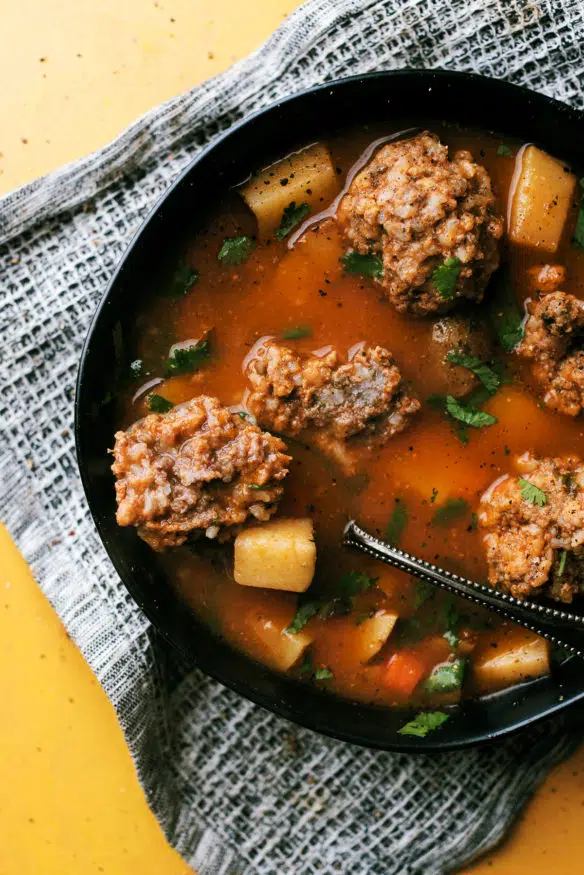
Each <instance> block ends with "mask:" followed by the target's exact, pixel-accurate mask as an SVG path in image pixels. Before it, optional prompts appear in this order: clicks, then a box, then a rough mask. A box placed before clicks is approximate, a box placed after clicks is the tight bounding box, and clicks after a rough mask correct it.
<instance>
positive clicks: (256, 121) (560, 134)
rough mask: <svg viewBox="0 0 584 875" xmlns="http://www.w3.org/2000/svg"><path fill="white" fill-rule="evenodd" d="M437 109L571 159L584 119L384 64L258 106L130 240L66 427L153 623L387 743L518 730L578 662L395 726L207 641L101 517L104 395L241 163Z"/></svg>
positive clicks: (552, 106)
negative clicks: (419, 730)
mask: <svg viewBox="0 0 584 875" xmlns="http://www.w3.org/2000/svg"><path fill="white" fill-rule="evenodd" d="M437 117H442V118H443V119H444V120H445V121H448V122H454V123H460V124H462V125H464V126H469V127H476V128H480V129H483V130H486V131H490V130H492V131H495V132H497V133H500V134H502V135H506V136H509V137H515V138H519V139H523V140H525V141H531V142H535V143H537V144H538V145H541V146H542V147H543V148H544V149H547V150H548V151H550V152H552V153H553V154H554V155H556V156H558V157H560V158H562V159H564V160H566V161H567V162H574V163H576V162H577V160H578V159H580V157H581V142H582V134H583V133H584V119H583V117H582V116H581V114H579V113H577V112H576V111H574V110H571V109H570V108H568V107H566V106H564V105H562V104H559V103H557V102H555V101H552V100H549V99H547V98H544V97H542V96H539V95H534V94H532V93H530V92H528V91H526V90H523V89H519V88H516V87H514V86H510V85H507V84H505V83H501V82H496V81H492V80H487V79H482V78H479V77H474V76H470V75H467V74H454V73H445V72H436V71H434V72H423V71H410V72H397V73H386V74H376V75H372V76H369V77H364V78H356V79H347V80H343V81H341V82H337V83H331V84H329V85H326V86H323V87H321V88H318V89H315V90H313V91H310V92H307V93H304V94H301V95H298V96H296V97H294V98H291V99H290V100H288V101H286V102H284V103H282V104H279V105H277V106H274V107H272V108H271V109H269V110H266V111H265V112H263V113H261V114H260V115H258V116H255V117H253V118H251V119H250V120H248V121H247V122H246V123H244V124H242V125H240V126H238V127H236V128H235V129H233V130H232V131H231V132H230V133H229V134H228V135H226V136H224V137H223V138H222V139H220V140H219V141H218V142H217V143H216V144H215V145H214V146H213V147H212V148H211V149H208V150H207V151H206V152H205V153H204V154H203V155H202V156H200V157H199V158H198V159H197V160H196V161H195V162H194V163H193V164H192V165H191V167H190V168H189V169H188V170H187V171H186V173H184V174H183V175H182V176H181V178H180V179H179V180H178V182H177V183H175V185H174V186H173V187H172V189H171V190H170V191H169V192H168V193H167V194H166V196H165V197H164V198H163V200H162V201H161V202H160V203H159V204H158V206H157V207H156V209H155V211H154V212H153V213H152V214H151V216H150V217H149V219H148V221H147V222H146V223H145V225H144V227H143V228H142V230H141V232H140V233H139V235H138V236H137V238H136V239H135V240H134V242H133V243H132V245H131V247H130V248H129V250H128V252H127V253H126V256H125V258H124V260H123V262H122V264H121V265H120V268H119V270H118V272H117V273H116V275H115V277H114V279H113V281H112V283H111V285H110V288H109V290H108V292H107V294H106V296H105V298H104V301H103V303H102V305H101V307H100V309H99V311H98V313H97V315H96V317H95V320H94V322H93V325H92V328H91V332H90V334H89V337H88V340H87V344H86V347H85V350H84V354H83V359H82V363H81V370H80V375H79V383H78V392H77V409H76V417H77V421H76V438H77V450H78V458H79V466H80V470H81V475H82V478H83V482H84V486H85V490H86V493H87V498H88V501H89V504H90V507H91V510H92V513H93V515H94V518H95V521H96V524H97V527H98V530H99V532H100V535H101V537H102V540H103V542H104V544H105V547H106V549H107V551H108V553H109V555H110V557H111V559H112V560H113V562H114V564H115V566H116V568H117V570H118V572H119V574H120V576H121V578H122V580H123V581H124V583H125V584H126V586H127V587H128V589H129V590H130V592H131V593H132V595H133V596H134V598H135V599H136V601H137V602H138V603H139V604H140V605H141V607H142V608H143V609H144V611H145V612H146V614H147V615H148V617H149V618H150V620H151V621H152V622H153V623H154V625H155V626H156V627H157V628H158V629H159V630H160V631H161V632H162V633H163V634H165V635H166V636H167V637H168V639H169V640H170V641H172V642H173V643H174V644H176V645H178V646H179V647H180V648H181V649H182V650H183V652H185V653H186V654H188V655H189V656H190V657H192V659H193V660H194V661H195V662H196V663H197V664H198V665H199V666H200V667H201V668H202V669H203V670H204V671H206V672H208V673H209V674H211V675H212V676H214V677H216V678H218V679H219V680H220V681H222V682H223V683H225V684H227V685H228V686H230V687H232V688H233V689H235V690H237V691H238V692H240V693H242V694H243V695H245V696H247V697H248V698H250V699H253V700H254V701H256V702H258V703H260V704H262V705H264V706H266V707H268V708H270V709H271V710H274V711H276V712H277V713H279V714H281V715H283V716H285V717H288V718H290V719H292V720H295V721H296V722H298V723H301V724H304V725H306V726H309V727H311V728H313V729H316V730H319V731H321V732H324V733H327V734H330V735H334V736H338V737H341V738H344V739H347V740H350V741H354V742H357V743H360V744H366V745H371V746H378V747H383V748H389V749H396V750H414V749H417V750H420V749H424V750H437V749H445V748H448V747H456V746H461V745H465V744H471V743H477V742H480V741H485V740H488V739H490V738H493V737H495V736H497V735H500V734H503V733H506V732H509V731H511V730H513V729H516V728H519V727H520V726H522V725H525V724H526V723H528V722H530V721H533V720H535V719H536V718H539V717H542V716H544V715H547V714H550V713H551V712H553V711H554V710H556V709H558V708H562V707H565V706H566V705H567V704H569V703H570V702H572V701H574V700H576V699H578V698H580V697H582V695H583V694H584V682H583V681H582V680H581V677H580V671H579V668H580V666H579V662H578V660H575V659H572V660H569V661H568V662H566V663H564V664H563V665H562V666H560V667H558V669H557V674H556V676H554V677H552V678H546V679H541V680H539V681H536V682H533V683H531V684H527V685H523V686H522V687H519V688H515V689H510V690H508V691H505V692H504V693H501V694H497V695H495V696H491V697H489V698H484V699H479V700H476V701H472V702H467V703H465V704H464V706H462V707H461V708H460V709H459V711H457V713H456V715H455V716H453V718H452V719H451V720H450V721H449V722H448V723H447V724H445V726H444V727H443V728H442V729H441V731H440V733H437V734H435V735H430V736H429V737H428V738H426V739H416V738H406V737H402V736H400V735H397V734H396V729H397V728H398V727H399V726H400V725H403V722H404V715H403V714H400V713H396V712H393V711H390V710H381V709H378V708H374V707H365V706H359V705H355V704H352V703H349V702H346V701H342V700H340V699H333V698H331V697H330V696H327V695H326V694H325V693H321V692H319V691H316V690H315V691H313V690H310V689H307V688H306V687H300V686H298V684H297V683H296V682H294V681H293V680H289V679H287V678H286V677H283V676H280V675H277V674H274V673H273V672H271V671H269V670H267V669H265V668H263V667H262V666H260V665H258V664H257V663H254V662H252V661H251V660H249V659H248V658H247V657H245V656H244V655H242V654H241V653H239V652H236V651H234V650H233V649H232V648H231V647H229V646H228V645H227V644H224V643H222V642H221V641H220V640H218V639H217V638H215V637H214V636H213V635H212V634H211V633H210V632H209V630H208V629H207V628H206V627H204V626H203V625H202V624H201V623H199V622H198V621H197V619H196V618H195V617H194V616H193V614H192V613H191V612H190V610H188V609H187V608H186V607H185V606H183V604H182V603H181V602H180V600H179V599H178V598H177V596H176V594H175V592H174V591H173V589H172V588H171V586H170V584H169V583H168V581H166V580H165V579H164V578H162V577H161V576H160V574H159V572H157V569H156V567H155V565H154V564H153V563H152V562H151V561H149V558H150V557H149V547H147V546H146V545H145V544H144V543H143V542H142V541H141V540H140V539H139V538H137V537H136V534H135V532H134V530H133V529H120V528H118V527H117V525H116V522H115V516H114V514H115V501H114V490H113V476H112V474H111V471H110V464H111V457H109V456H108V454H107V448H108V447H111V445H112V435H113V432H114V430H115V423H114V418H113V413H114V411H113V406H112V405H111V404H108V403H107V402H106V401H105V399H107V397H108V392H109V390H110V389H111V383H112V374H115V370H116V367H117V364H118V363H119V362H120V359H121V356H123V351H121V348H122V346H123V341H124V336H125V334H126V333H127V332H128V331H129V329H130V328H131V326H132V325H133V322H134V319H135V314H136V312H137V311H138V310H139V308H140V307H141V306H142V304H143V296H144V289H145V288H148V285H149V283H148V278H149V277H151V276H152V274H153V272H154V273H155V272H156V270H157V268H158V266H159V264H160V261H161V260H163V259H164V258H165V253H167V252H168V251H169V250H173V249H174V248H175V246H176V240H177V238H178V237H180V236H182V233H183V231H184V229H185V228H189V229H190V230H192V231H196V228H197V221H198V216H197V209H198V206H197V205H200V204H202V205H204V204H206V203H209V202H213V200H214V199H215V198H216V196H217V193H218V192H220V191H222V190H225V189H226V188H227V187H230V186H232V185H234V184H236V183H238V182H241V180H242V179H244V178H245V177H246V176H247V175H248V174H249V172H250V170H252V169H255V168H257V167H260V166H262V165H263V164H267V163H268V162H269V161H270V160H272V159H273V158H274V156H278V155H282V154H286V153H287V152H289V151H290V150H291V146H293V145H294V144H295V143H296V142H298V141H299V140H301V141H302V142H308V141H310V139H311V138H312V137H314V139H317V138H320V137H322V136H323V133H327V132H328V131H331V130H334V129H336V128H338V127H342V126H344V125H346V124H347V123H348V122H350V123H351V124H355V125H356V124H359V123H362V124H365V123H373V122H379V121H384V120H387V122H388V125H391V124H392V120H393V119H404V118H409V119H413V120H414V122H418V123H420V124H423V123H424V120H425V119H427V118H437Z"/></svg>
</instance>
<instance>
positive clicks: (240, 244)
mask: <svg viewBox="0 0 584 875" xmlns="http://www.w3.org/2000/svg"><path fill="white" fill-rule="evenodd" d="M254 249H255V241H254V240H252V238H251V237H227V238H226V239H225V240H224V241H223V243H222V245H221V249H220V250H219V254H218V255H217V258H218V259H219V261H222V262H223V264H242V263H243V262H244V261H247V259H248V258H249V256H250V255H251V254H252V252H253V251H254Z"/></svg>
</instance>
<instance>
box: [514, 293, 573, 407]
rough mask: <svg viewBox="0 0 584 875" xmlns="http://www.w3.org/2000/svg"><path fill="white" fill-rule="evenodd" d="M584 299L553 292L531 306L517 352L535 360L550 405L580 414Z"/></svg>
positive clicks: (546, 400) (535, 366)
mask: <svg viewBox="0 0 584 875" xmlns="http://www.w3.org/2000/svg"><path fill="white" fill-rule="evenodd" d="M583 347H584V301H580V300H579V299H578V298H575V297H574V296H573V295H568V294H566V293H565V292H552V293H551V294H549V295H545V296H544V297H543V298H541V300H540V301H536V302H535V303H533V304H531V306H530V314H529V318H528V319H527V322H526V324H525V334H524V337H523V340H522V341H521V343H520V345H519V346H518V347H517V355H519V356H522V357H523V358H527V359H531V360H532V361H533V364H532V368H531V370H532V373H533V376H534V377H535V379H536V380H537V382H538V383H539V384H540V386H541V387H542V389H543V392H544V395H543V401H544V404H546V405H547V406H548V407H551V408H552V409H553V410H557V411H558V412H560V413H566V414H567V415H568V416H577V415H578V414H579V413H581V412H582V409H583V407H584V349H583Z"/></svg>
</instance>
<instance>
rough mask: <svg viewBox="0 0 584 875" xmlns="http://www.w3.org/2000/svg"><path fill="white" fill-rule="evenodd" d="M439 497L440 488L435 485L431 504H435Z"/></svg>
mask: <svg viewBox="0 0 584 875" xmlns="http://www.w3.org/2000/svg"><path fill="white" fill-rule="evenodd" d="M437 498H438V490H437V489H436V487H435V486H433V487H432V495H431V496H430V504H434V502H435V501H436V499H437Z"/></svg>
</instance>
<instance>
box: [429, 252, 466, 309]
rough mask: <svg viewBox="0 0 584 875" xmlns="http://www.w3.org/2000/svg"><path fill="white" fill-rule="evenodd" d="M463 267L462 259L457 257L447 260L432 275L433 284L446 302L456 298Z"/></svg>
mask: <svg viewBox="0 0 584 875" xmlns="http://www.w3.org/2000/svg"><path fill="white" fill-rule="evenodd" d="M461 266H462V262H461V261H460V258H458V256H456V255H455V256H454V258H447V259H445V261H444V263H443V264H440V265H438V267H437V268H436V270H435V271H434V273H433V274H432V282H433V283H434V286H435V287H436V291H437V292H438V294H439V295H440V297H441V298H443V300H445V301H450V300H452V298H453V297H454V290H455V289H456V283H457V282H458V275H459V274H460V268H461Z"/></svg>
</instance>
